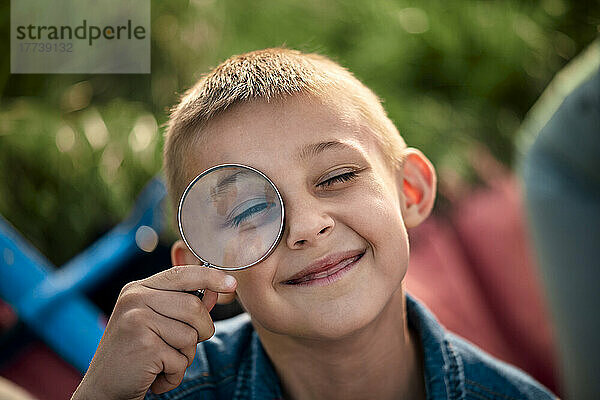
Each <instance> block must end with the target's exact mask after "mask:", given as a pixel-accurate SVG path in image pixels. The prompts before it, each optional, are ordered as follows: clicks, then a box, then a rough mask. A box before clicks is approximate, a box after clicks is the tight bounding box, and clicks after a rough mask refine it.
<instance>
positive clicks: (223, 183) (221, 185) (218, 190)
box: [210, 170, 254, 200]
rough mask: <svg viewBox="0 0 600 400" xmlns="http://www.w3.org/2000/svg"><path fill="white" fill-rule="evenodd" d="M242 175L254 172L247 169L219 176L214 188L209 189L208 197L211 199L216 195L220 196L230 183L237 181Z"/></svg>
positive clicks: (228, 187)
mask: <svg viewBox="0 0 600 400" xmlns="http://www.w3.org/2000/svg"><path fill="white" fill-rule="evenodd" d="M243 175H250V176H253V175H254V174H253V173H252V172H250V171H247V170H241V171H237V172H235V173H233V174H231V175H227V176H226V177H224V178H221V179H220V180H219V182H218V183H217V184H216V186H215V188H214V189H213V190H212V191H211V192H212V193H211V195H210V197H211V198H212V199H213V200H216V199H217V198H218V197H220V196H222V195H223V194H224V193H225V192H227V191H228V190H229V189H230V187H231V185H233V184H234V183H236V182H237V179H238V177H240V176H243Z"/></svg>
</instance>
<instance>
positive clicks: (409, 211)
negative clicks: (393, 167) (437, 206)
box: [399, 147, 437, 228]
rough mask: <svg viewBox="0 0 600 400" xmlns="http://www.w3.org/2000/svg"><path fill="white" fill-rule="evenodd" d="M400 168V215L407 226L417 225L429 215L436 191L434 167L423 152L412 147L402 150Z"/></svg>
mask: <svg viewBox="0 0 600 400" xmlns="http://www.w3.org/2000/svg"><path fill="white" fill-rule="evenodd" d="M403 153H404V154H403V156H404V160H403V163H402V166H401V168H400V171H399V173H400V179H401V182H400V184H401V188H402V194H403V196H402V216H403V218H404V224H405V225H406V227H407V228H413V227H415V226H417V225H419V224H420V223H421V222H423V221H424V220H425V218H427V217H428V216H429V213H430V212H431V209H432V208H433V203H434V201H435V193H436V182H437V179H436V176H435V169H434V168H433V165H432V164H431V162H430V161H429V160H428V159H427V157H425V155H424V154H423V153H421V152H420V151H419V150H417V149H414V148H412V147H409V148H406V149H404V151H403Z"/></svg>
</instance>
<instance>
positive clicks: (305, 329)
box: [264, 291, 402, 340]
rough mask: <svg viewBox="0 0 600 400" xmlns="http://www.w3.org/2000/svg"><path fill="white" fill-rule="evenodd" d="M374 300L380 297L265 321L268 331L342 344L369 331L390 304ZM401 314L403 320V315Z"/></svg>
mask: <svg viewBox="0 0 600 400" xmlns="http://www.w3.org/2000/svg"><path fill="white" fill-rule="evenodd" d="M399 292H400V291H399ZM374 297H377V296H371V297H370V298H369V299H367V301H363V299H361V300H359V301H357V302H354V303H353V304H342V305H337V306H335V307H322V308H321V309H318V310H310V311H307V312H306V313H303V315H295V316H294V318H281V319H278V320H277V321H268V322H267V321H265V322H267V324H266V325H264V328H266V329H267V330H269V331H271V332H274V333H277V334H280V335H285V336H289V337H296V338H299V339H308V340H342V339H345V338H349V337H352V336H354V335H356V334H359V333H360V332H363V331H365V330H368V329H369V327H371V326H374V325H375V324H376V320H378V319H379V318H380V317H381V316H382V314H383V312H384V310H385V309H386V308H387V307H386V305H387V304H386V303H387V302H386V301H383V300H384V299H382V301H381V302H378V301H377V299H375V298H374ZM388 300H389V299H388ZM397 314H398V317H399V318H401V316H402V312H401V311H400V312H398V313H397ZM399 326H401V325H399Z"/></svg>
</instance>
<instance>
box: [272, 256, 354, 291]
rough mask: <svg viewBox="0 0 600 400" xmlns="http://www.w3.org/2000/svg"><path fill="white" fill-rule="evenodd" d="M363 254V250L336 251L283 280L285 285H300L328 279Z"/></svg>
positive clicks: (349, 265) (346, 267)
mask: <svg viewBox="0 0 600 400" xmlns="http://www.w3.org/2000/svg"><path fill="white" fill-rule="evenodd" d="M364 254H365V250H353V251H348V252H344V253H337V254H332V255H330V256H327V257H325V258H322V259H321V260H318V261H317V262H315V263H313V264H311V265H310V266H308V267H307V268H305V269H303V270H302V271H300V272H299V273H297V274H295V275H294V276H292V277H291V278H290V279H288V280H286V281H284V282H283V283H285V284H286V285H301V284H311V283H317V282H318V281H321V280H322V281H323V282H324V283H325V282H326V281H327V282H328V281H329V280H330V279H328V278H333V277H334V275H339V273H342V272H343V270H345V269H349V268H348V267H351V265H354V264H355V263H356V262H357V261H358V260H360V258H361V257H362V256H363V255H364Z"/></svg>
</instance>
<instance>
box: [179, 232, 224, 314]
mask: <svg viewBox="0 0 600 400" xmlns="http://www.w3.org/2000/svg"><path fill="white" fill-rule="evenodd" d="M171 263H173V265H195V264H199V263H200V260H198V259H197V258H196V256H195V255H194V254H193V253H192V252H191V251H190V249H188V247H187V246H186V245H185V242H184V241H183V240H178V241H176V242H175V243H173V246H171ZM218 295H219V297H218V298H217V304H229V303H231V302H232V301H234V300H235V293H219V294H218Z"/></svg>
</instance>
